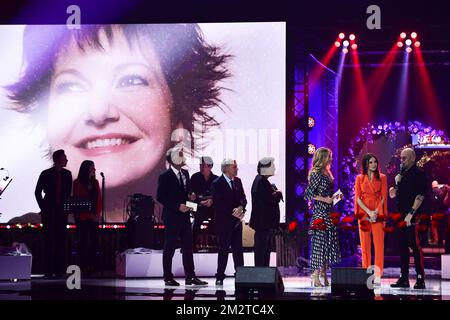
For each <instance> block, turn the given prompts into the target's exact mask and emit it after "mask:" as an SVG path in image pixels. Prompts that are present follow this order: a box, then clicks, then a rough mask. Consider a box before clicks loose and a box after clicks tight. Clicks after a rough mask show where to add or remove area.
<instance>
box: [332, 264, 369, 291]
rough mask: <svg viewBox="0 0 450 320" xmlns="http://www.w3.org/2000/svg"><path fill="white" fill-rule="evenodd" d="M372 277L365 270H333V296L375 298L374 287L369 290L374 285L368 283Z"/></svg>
mask: <svg viewBox="0 0 450 320" xmlns="http://www.w3.org/2000/svg"><path fill="white" fill-rule="evenodd" d="M372 275H373V273H367V269H365V268H331V294H332V295H338V296H356V295H357V296H363V297H373V296H374V295H375V293H374V290H373V286H372V289H370V288H369V284H373V283H372V281H370V280H369V281H368V279H369V277H371V276H372ZM368 283H369V284H368Z"/></svg>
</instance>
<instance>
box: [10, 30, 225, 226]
mask: <svg viewBox="0 0 450 320" xmlns="http://www.w3.org/2000/svg"><path fill="white" fill-rule="evenodd" d="M229 58H230V55H226V54H223V53H222V52H221V50H220V49H219V48H218V47H215V46H212V45H209V44H207V43H206V42H205V40H204V39H203V36H202V33H201V30H200V28H199V27H198V25H196V24H169V25H164V24H160V25H82V26H81V28H80V29H73V30H71V29H68V28H67V27H66V26H55V25H53V26H27V27H26V28H25V31H24V37H23V67H22V72H21V75H20V78H19V79H18V81H16V82H15V83H13V84H11V85H9V86H7V87H6V90H7V93H8V97H9V99H10V101H11V103H12V109H14V110H16V111H18V112H22V113H28V114H30V116H31V117H32V118H33V119H34V121H35V122H39V123H40V124H43V125H44V127H45V128H46V136H47V140H48V150H47V152H48V154H51V153H52V151H54V150H57V149H64V150H65V152H66V154H67V158H68V160H69V161H68V166H67V168H68V169H69V170H70V171H72V172H76V171H77V170H78V168H79V166H80V164H81V163H82V162H83V161H84V160H92V161H94V162H95V164H96V167H97V170H98V171H99V172H100V171H102V172H104V174H105V178H106V179H105V182H106V192H105V199H106V204H105V207H106V208H105V210H106V212H107V216H106V221H107V222H121V221H124V219H126V217H124V214H123V208H124V200H125V199H126V197H127V196H128V195H131V194H134V193H143V194H154V190H155V189H156V181H157V177H158V175H159V173H160V171H161V170H162V169H164V167H165V151H166V150H167V149H168V148H169V147H171V146H172V145H173V144H175V143H176V141H172V139H171V135H172V133H173V131H174V130H176V129H179V128H181V129H184V130H185V132H187V133H188V134H187V135H188V137H189V138H190V139H189V140H188V141H189V142H188V143H189V144H190V145H191V147H192V150H193V151H195V146H194V145H193V142H194V140H193V131H194V122H195V121H199V122H200V123H201V124H202V128H203V130H205V131H206V130H208V128H210V127H213V126H216V125H218V123H217V121H216V120H215V119H214V118H213V117H212V116H210V115H209V110H210V109H211V108H214V107H221V104H222V102H221V100H220V97H219V95H220V92H221V89H222V88H221V87H220V86H219V83H220V81H222V80H224V79H226V78H227V77H229V76H230V73H229V71H228V69H227V66H226V64H227V61H228V60H229Z"/></svg>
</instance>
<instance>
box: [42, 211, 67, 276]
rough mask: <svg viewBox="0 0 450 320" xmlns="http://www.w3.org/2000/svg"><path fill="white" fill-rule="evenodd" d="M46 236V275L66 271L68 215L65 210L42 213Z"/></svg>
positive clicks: (61, 273)
mask: <svg viewBox="0 0 450 320" xmlns="http://www.w3.org/2000/svg"><path fill="white" fill-rule="evenodd" d="M41 217H42V224H43V228H42V231H43V236H44V257H45V262H44V269H45V270H44V272H45V274H46V275H52V274H55V275H63V274H64V273H66V239H67V229H66V224H67V217H66V214H65V213H64V212H62V210H61V211H59V210H51V211H48V212H44V213H43V214H42V215H41Z"/></svg>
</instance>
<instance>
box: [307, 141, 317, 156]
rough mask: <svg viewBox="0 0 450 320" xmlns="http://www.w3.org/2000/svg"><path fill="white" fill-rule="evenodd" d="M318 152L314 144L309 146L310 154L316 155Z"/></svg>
mask: <svg viewBox="0 0 450 320" xmlns="http://www.w3.org/2000/svg"><path fill="white" fill-rule="evenodd" d="M315 152H316V146H315V145H314V144H312V143H310V144H308V154H311V155H312V154H314V153H315Z"/></svg>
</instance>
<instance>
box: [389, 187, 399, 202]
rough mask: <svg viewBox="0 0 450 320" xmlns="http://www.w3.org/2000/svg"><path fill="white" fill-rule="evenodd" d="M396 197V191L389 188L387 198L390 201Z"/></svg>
mask: <svg viewBox="0 0 450 320" xmlns="http://www.w3.org/2000/svg"><path fill="white" fill-rule="evenodd" d="M396 196H397V191H396V190H395V188H394V187H390V188H389V197H390V198H391V199H393V198H395V197H396Z"/></svg>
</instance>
